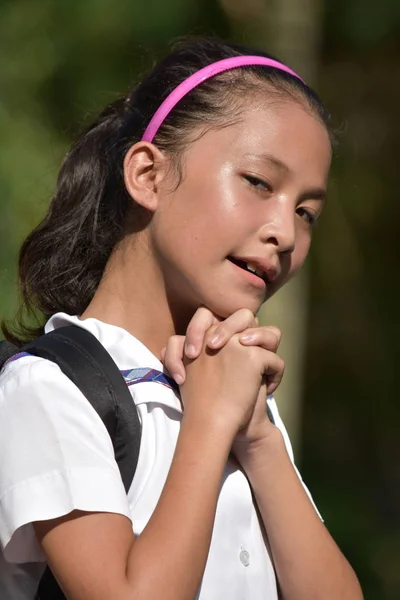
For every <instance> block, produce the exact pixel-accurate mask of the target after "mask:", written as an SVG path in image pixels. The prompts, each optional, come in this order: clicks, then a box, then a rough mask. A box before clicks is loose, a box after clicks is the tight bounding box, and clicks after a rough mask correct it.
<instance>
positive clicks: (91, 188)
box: [2, 99, 133, 345]
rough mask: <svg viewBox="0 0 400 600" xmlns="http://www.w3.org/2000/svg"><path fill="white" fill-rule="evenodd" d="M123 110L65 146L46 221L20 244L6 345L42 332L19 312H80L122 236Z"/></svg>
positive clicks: (120, 103) (125, 208)
mask: <svg viewBox="0 0 400 600" xmlns="http://www.w3.org/2000/svg"><path fill="white" fill-rule="evenodd" d="M124 108H125V102H124V99H120V100H117V101H116V102H114V103H113V104H111V105H110V106H108V107H107V108H106V109H105V110H104V111H103V112H102V113H101V114H100V115H99V117H98V118H97V120H96V121H95V122H94V123H93V124H92V125H91V127H90V128H89V129H88V130H87V131H86V132H85V133H84V134H83V135H82V136H81V137H80V138H79V139H78V140H77V141H76V142H75V144H74V145H73V146H72V148H71V149H70V151H69V153H68V154H67V156H66V158H65V160H64V162H63V164H62V167H61V170H60V172H59V176H58V180H57V186H56V192H55V194H54V196H53V198H52V200H51V203H50V207H49V210H48V213H47V215H46V216H45V218H44V220H43V221H42V222H41V223H40V224H39V226H38V227H37V228H36V229H35V230H34V231H33V232H32V233H31V234H30V235H29V236H28V237H27V239H26V240H25V242H24V243H23V245H22V248H21V251H20V255H19V278H20V288H21V293H22V298H23V304H22V306H21V308H20V312H19V319H18V321H19V323H18V329H19V334H20V335H17V334H16V333H15V334H13V333H11V331H9V329H8V327H7V326H6V324H5V323H4V322H3V324H2V330H3V333H4V335H5V337H6V338H7V339H8V340H9V341H12V342H14V343H17V344H18V345H21V344H22V343H24V341H27V340H28V339H32V338H34V337H36V336H37V335H38V334H41V333H42V331H43V329H42V326H41V325H39V327H29V326H25V325H23V314H24V313H25V312H28V313H30V314H37V311H40V313H42V314H43V315H44V317H45V318H46V319H47V318H48V317H49V316H50V315H52V314H54V313H55V312H58V311H60V310H62V311H64V312H66V313H68V314H78V315H79V314H81V313H82V312H83V311H84V310H85V308H86V307H87V306H88V304H89V302H90V301H91V299H92V297H93V295H94V293H95V291H96V289H97V287H98V285H99V282H100V279H101V277H102V274H103V272H104V269H105V266H106V264H107V261H108V259H109V257H110V254H111V252H112V250H113V248H114V247H115V245H116V244H117V243H118V242H119V241H120V240H121V238H122V237H123V233H124V230H125V228H126V223H127V221H128V214H129V213H130V211H131V210H132V208H133V207H132V205H133V201H132V198H130V196H129V195H128V194H127V192H126V191H125V188H124V185H123V173H122V162H123V157H121V156H119V155H120V154H121V151H122V148H121V139H120V138H121V136H120V130H121V128H123V125H124V118H123V117H124Z"/></svg>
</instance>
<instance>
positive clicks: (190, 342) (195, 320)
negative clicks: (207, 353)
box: [185, 306, 219, 358]
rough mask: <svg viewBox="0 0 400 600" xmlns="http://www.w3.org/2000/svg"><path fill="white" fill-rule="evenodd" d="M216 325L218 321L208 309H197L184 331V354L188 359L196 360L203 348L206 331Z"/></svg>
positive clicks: (203, 307)
mask: <svg viewBox="0 0 400 600" xmlns="http://www.w3.org/2000/svg"><path fill="white" fill-rule="evenodd" d="M216 323H219V320H218V319H217V317H216V316H215V315H214V314H213V313H212V312H211V311H210V310H208V308H206V307H205V306H202V307H200V308H198V309H197V311H196V312H195V314H194V316H193V317H192V319H191V321H190V323H189V325H188V328H187V331H186V340H185V354H186V356H187V357H188V358H197V356H198V355H199V354H200V352H201V349H202V347H203V343H204V337H205V334H206V331H207V330H208V329H209V328H210V327H211V325H215V324H216Z"/></svg>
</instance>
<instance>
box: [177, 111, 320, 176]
mask: <svg viewBox="0 0 400 600" xmlns="http://www.w3.org/2000/svg"><path fill="white" fill-rule="evenodd" d="M189 153H193V155H195V156H196V160H197V161H199V162H200V163H203V164H205V163H212V164H214V165H215V164H220V163H221V162H236V161H243V160H248V159H254V157H256V156H258V157H261V159H262V158H263V157H264V158H267V157H269V159H270V160H269V166H271V167H273V166H275V167H276V168H278V165H279V163H282V164H284V165H285V166H287V168H288V169H289V170H293V171H304V170H307V172H309V173H310V176H313V177H314V178H318V179H319V180H323V179H326V178H327V175H328V171H329V166H330V161H331V142H330V139H329V134H328V132H327V130H326V127H325V125H324V124H323V123H322V122H321V121H320V120H319V119H318V118H317V117H316V116H314V115H313V114H311V113H310V112H309V111H308V110H307V109H306V108H304V107H303V106H302V105H301V104H300V103H298V102H296V101H290V100H288V101H282V100H280V101H279V103H278V102H276V103H274V102H273V103H268V104H267V105H266V104H260V103H257V104H255V103H254V104H250V105H249V106H245V107H244V108H243V111H242V112H241V114H240V117H239V118H238V120H237V121H236V122H235V123H234V124H232V125H228V126H226V127H224V128H221V129H217V128H213V129H209V130H208V131H206V133H205V134H204V135H203V136H202V137H200V138H198V140H197V142H195V143H194V144H193V146H192V148H191V150H190V151H189ZM261 159H260V160H261ZM274 159H276V160H275V165H274ZM266 162H268V160H266Z"/></svg>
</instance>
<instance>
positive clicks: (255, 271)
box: [246, 262, 263, 277]
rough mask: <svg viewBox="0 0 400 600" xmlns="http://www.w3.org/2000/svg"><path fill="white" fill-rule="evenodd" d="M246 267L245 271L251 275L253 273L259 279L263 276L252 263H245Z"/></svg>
mask: <svg viewBox="0 0 400 600" xmlns="http://www.w3.org/2000/svg"><path fill="white" fill-rule="evenodd" d="M246 267H247V270H248V271H250V272H251V273H255V274H256V275H258V276H259V277H262V276H263V272H262V270H261V269H260V268H259V267H258V266H257V265H255V264H254V263H250V262H249V263H246Z"/></svg>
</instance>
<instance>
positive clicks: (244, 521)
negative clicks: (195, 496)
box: [0, 313, 308, 600]
mask: <svg viewBox="0 0 400 600" xmlns="http://www.w3.org/2000/svg"><path fill="white" fill-rule="evenodd" d="M68 324H74V325H79V326H80V327H83V328H85V329H87V330H89V331H90V332H91V333H92V334H94V335H95V336H96V337H97V339H98V340H99V341H100V342H101V343H102V344H103V346H104V347H105V348H106V350H108V352H109V353H110V355H111V356H112V358H113V359H114V361H115V362H116V364H117V365H118V367H119V369H121V370H127V369H134V368H138V367H149V368H154V369H157V370H159V371H162V364H161V363H160V361H159V360H158V359H157V358H156V357H155V356H154V355H153V354H152V353H151V352H150V351H149V350H148V349H147V348H146V347H145V346H144V345H143V344H142V343H141V342H139V340H137V339H136V338H135V337H133V336H132V335H130V334H129V333H128V332H127V331H125V330H123V329H121V328H119V327H115V326H113V325H109V324H105V323H102V322H100V321H98V320H96V319H86V320H83V321H80V320H79V319H78V318H77V317H71V316H68V315H66V314H63V313H58V314H56V315H54V316H53V317H52V318H51V319H50V320H49V322H48V323H47V325H46V331H47V332H48V331H51V330H53V329H56V328H58V327H61V326H63V325H68ZM130 391H131V394H132V397H133V401H134V403H135V404H136V407H137V410H138V412H139V417H140V420H141V423H142V439H141V448H140V455H139V462H138V466H137V470H136V474H135V477H134V480H133V483H132V485H131V487H130V489H129V493H128V495H126V493H125V489H124V486H123V484H122V481H121V477H120V475H119V471H118V467H117V464H116V462H115V459H114V453H113V447H112V443H111V440H110V437H109V435H108V433H107V430H106V428H105V426H104V424H103V422H102V421H101V419H100V417H99V416H98V415H97V413H96V412H95V410H94V409H93V408H92V407H91V405H90V404H89V402H88V401H87V400H86V398H85V397H84V396H83V394H82V393H81V392H80V391H79V389H78V388H77V387H76V386H75V385H74V384H73V383H72V382H71V381H70V380H69V379H68V378H67V377H66V376H65V375H64V374H63V373H62V372H61V370H60V369H59V367H58V366H57V365H56V364H54V363H52V362H50V361H47V360H44V359H42V358H37V357H33V356H27V357H23V358H20V359H19V360H16V361H15V362H10V363H9V364H7V366H6V368H5V370H4V371H3V374H2V375H1V378H0V544H1V548H2V553H1V554H0V598H1V600H33V598H34V595H35V591H36V589H37V585H38V582H39V580H40V577H41V575H42V573H43V571H44V568H45V557H44V554H43V551H42V550H41V547H40V545H39V543H38V542H37V539H36V537H35V535H34V530H33V526H32V522H34V521H36V520H45V519H52V518H55V517H59V516H62V515H65V514H68V513H69V512H71V511H72V510H75V509H78V510H83V511H96V512H112V513H119V514H122V515H125V516H127V517H128V518H130V519H131V520H132V523H133V529H134V533H135V534H136V535H140V533H141V532H142V530H143V528H144V527H145V525H146V523H147V522H148V520H149V519H150V517H151V515H152V513H153V511H154V508H155V506H156V504H157V502H158V499H159V497H160V494H161V491H162V488H163V485H164V482H165V480H166V477H167V475H168V471H169V468H170V465H171V461H172V457H173V453H174V449H175V445H176V441H177V437H178V433H179V427H180V421H181V418H182V406H181V403H180V399H179V395H178V394H177V393H176V392H175V391H174V390H172V389H170V388H167V387H165V386H163V385H160V384H158V383H155V382H143V383H138V384H136V385H134V386H132V387H130ZM268 402H269V406H270V409H271V411H272V413H273V416H274V419H275V423H276V424H277V426H278V427H279V428H280V429H281V430H282V431H283V434H284V437H285V442H286V445H287V449H288V452H289V455H290V456H291V458H292V459H293V453H292V449H291V447H290V442H289V439H288V437H287V433H286V431H285V429H284V426H283V424H282V421H281V419H280V418H279V414H278V411H277V407H276V404H275V402H274V400H273V399H271V398H270V399H269V400H268ZM307 493H308V491H307ZM199 527H201V523H199ZM223 597H225V598H229V600H277V597H278V596H277V588H276V580H275V574H274V569H273V566H272V562H271V558H270V555H269V552H268V549H267V546H266V544H265V540H264V538H263V533H262V529H261V527H260V523H259V520H258V515H257V512H256V509H255V507H254V504H253V500H252V495H251V490H250V487H249V484H248V481H247V479H246V477H245V476H244V474H243V473H242V472H241V471H240V470H239V469H238V468H237V466H236V465H235V464H234V463H231V462H228V464H227V465H226V468H225V471H224V474H223V478H222V483H221V492H220V496H219V500H218V505H217V511H216V517H215V524H214V529H213V535H212V541H211V546H210V551H209V556H208V560H207V565H206V569H205V572H204V577H203V580H202V584H201V588H200V590H199V593H198V600H220V599H221V598H223Z"/></svg>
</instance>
